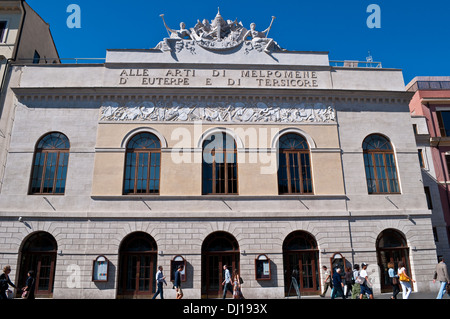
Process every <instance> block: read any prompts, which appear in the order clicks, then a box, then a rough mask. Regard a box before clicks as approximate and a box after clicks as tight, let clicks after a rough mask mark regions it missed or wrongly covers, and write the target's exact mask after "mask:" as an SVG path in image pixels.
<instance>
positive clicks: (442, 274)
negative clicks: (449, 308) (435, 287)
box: [433, 257, 450, 299]
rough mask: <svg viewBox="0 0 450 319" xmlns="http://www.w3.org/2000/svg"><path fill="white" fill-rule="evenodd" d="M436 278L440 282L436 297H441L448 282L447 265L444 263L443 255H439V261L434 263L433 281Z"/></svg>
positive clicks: (449, 282) (449, 280)
mask: <svg viewBox="0 0 450 319" xmlns="http://www.w3.org/2000/svg"><path fill="white" fill-rule="evenodd" d="M436 279H437V280H439V281H440V282H441V286H440V288H439V293H438V295H437V297H436V299H442V297H444V295H445V292H446V287H447V285H448V284H450V278H449V276H448V270H447V265H446V264H445V263H444V257H439V263H438V264H437V265H436V270H435V271H434V276H433V283H435V282H436Z"/></svg>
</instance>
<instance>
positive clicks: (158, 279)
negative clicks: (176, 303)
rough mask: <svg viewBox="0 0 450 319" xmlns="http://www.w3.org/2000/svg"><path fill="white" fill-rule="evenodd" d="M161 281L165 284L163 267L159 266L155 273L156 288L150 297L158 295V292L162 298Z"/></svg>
mask: <svg viewBox="0 0 450 319" xmlns="http://www.w3.org/2000/svg"><path fill="white" fill-rule="evenodd" d="M163 283H165V284H166V286H167V282H166V277H165V276H164V275H163V267H162V266H159V267H158V272H157V273H156V285H157V287H158V288H157V290H156V293H155V294H154V296H153V298H152V299H156V296H158V295H159V294H160V295H161V299H164V294H163Z"/></svg>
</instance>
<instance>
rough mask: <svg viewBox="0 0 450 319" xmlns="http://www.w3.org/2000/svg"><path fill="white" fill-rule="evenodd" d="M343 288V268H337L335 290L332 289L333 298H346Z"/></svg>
mask: <svg viewBox="0 0 450 319" xmlns="http://www.w3.org/2000/svg"><path fill="white" fill-rule="evenodd" d="M343 288H344V283H343V282H342V277H341V268H337V269H336V271H335V272H334V274H333V290H332V291H331V299H335V298H336V297H342V299H346V297H345V295H344V290H343Z"/></svg>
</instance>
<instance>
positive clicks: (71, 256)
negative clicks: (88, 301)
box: [0, 13, 437, 299]
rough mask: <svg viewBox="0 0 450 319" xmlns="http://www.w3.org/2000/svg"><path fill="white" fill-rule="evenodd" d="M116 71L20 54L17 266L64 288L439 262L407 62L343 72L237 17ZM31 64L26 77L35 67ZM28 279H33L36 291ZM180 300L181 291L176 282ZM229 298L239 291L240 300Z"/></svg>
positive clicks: (142, 290) (193, 292)
mask: <svg viewBox="0 0 450 319" xmlns="http://www.w3.org/2000/svg"><path fill="white" fill-rule="evenodd" d="M180 27H181V28H180V29H179V30H174V29H170V28H169V27H167V29H168V31H169V33H170V34H171V36H170V37H169V38H166V39H164V40H163V41H161V42H160V43H159V44H158V45H157V46H156V48H154V49H146V50H142V49H140V50H132V49H126V50H119V49H112V50H107V52H106V61H105V63H103V64H83V65H77V64H35V65H29V64H20V63H16V64H15V65H14V66H13V69H12V70H13V72H12V73H11V78H10V79H8V83H7V84H8V89H7V96H6V100H5V108H6V107H7V108H10V109H12V110H14V123H13V126H12V130H11V140H10V144H9V147H8V151H7V161H6V167H5V174H4V177H3V179H4V183H3V187H2V189H1V194H0V223H1V226H2V229H3V230H4V231H3V232H2V234H1V235H0V236H1V237H0V263H1V264H2V265H3V264H10V265H12V267H13V273H12V274H11V278H13V280H14V281H15V282H16V283H21V282H24V280H25V276H26V273H27V271H28V270H29V269H34V270H35V271H36V273H37V291H36V294H37V295H38V296H41V297H53V298H111V299H112V298H151V297H152V295H153V293H154V292H155V273H156V269H157V266H159V265H161V266H163V268H164V270H165V273H166V276H167V278H168V279H169V278H170V279H173V274H174V271H175V268H176V266H177V265H178V264H180V263H181V264H182V265H183V266H184V272H183V277H182V280H183V283H182V287H183V291H184V296H185V298H218V297H221V295H222V285H221V283H222V281H223V266H224V265H227V266H228V268H229V269H230V270H231V272H232V273H233V272H234V271H237V272H239V273H240V275H241V277H242V278H243V279H244V284H243V291H244V295H245V296H246V297H247V298H284V297H286V296H289V295H295V293H296V288H298V289H299V292H300V293H301V294H302V295H306V294H316V295H317V294H320V293H321V289H322V284H323V279H324V278H323V273H322V271H321V268H322V266H323V265H326V266H328V267H329V268H331V269H335V268H336V267H341V268H346V267H352V266H353V265H354V264H361V263H362V262H365V263H368V264H369V274H370V280H371V282H372V284H373V287H374V290H375V293H380V292H383V291H390V290H391V286H390V284H389V279H388V276H387V263H388V262H389V261H394V262H395V263H396V265H397V264H398V262H399V261H403V262H405V263H406V265H407V269H408V271H409V272H410V273H411V274H412V276H413V278H414V279H415V280H416V283H415V284H414V289H415V290H416V291H427V290H430V289H433V286H432V283H431V279H432V275H433V271H434V267H435V264H436V260H437V257H436V245H435V242H434V240H433V228H432V227H433V225H432V211H431V209H430V208H429V207H428V205H427V198H426V195H425V192H424V185H423V182H422V180H423V176H422V171H421V168H420V164H419V161H418V157H417V145H416V139H415V135H414V133H413V130H412V129H411V127H412V121H411V116H410V112H409V102H410V99H411V96H412V93H410V92H406V91H405V85H404V81H403V76H402V71H401V70H398V69H388V68H371V67H366V66H361V65H359V64H357V63H354V62H352V63H342V64H340V65H338V66H336V65H335V63H333V65H330V61H329V58H328V52H311V51H288V50H285V49H282V48H280V46H279V45H278V44H277V43H276V42H275V41H274V39H271V38H266V36H265V33H261V32H258V31H257V29H256V27H255V26H254V25H252V26H250V28H249V29H247V28H246V27H244V26H243V25H242V24H241V23H238V22H236V21H234V22H233V21H230V20H225V19H223V18H222V16H221V15H220V13H218V14H217V16H216V17H215V18H214V19H213V20H211V21H208V20H203V21H202V22H200V21H199V22H198V24H197V25H196V26H194V27H192V28H189V29H186V28H185V26H184V25H183V24H181V25H180ZM19 74H20V76H19ZM19 285H20V284H19ZM166 297H168V298H174V297H175V293H174V291H173V290H172V289H167V290H166ZM229 297H231V296H230V295H229Z"/></svg>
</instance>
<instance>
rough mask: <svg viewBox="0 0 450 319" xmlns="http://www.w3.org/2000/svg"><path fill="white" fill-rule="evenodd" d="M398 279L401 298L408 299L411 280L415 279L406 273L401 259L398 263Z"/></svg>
mask: <svg viewBox="0 0 450 319" xmlns="http://www.w3.org/2000/svg"><path fill="white" fill-rule="evenodd" d="M398 279H399V280H400V285H402V296H403V299H408V298H409V295H410V294H411V291H412V288H411V281H412V282H416V281H415V280H413V279H412V278H410V277H409V276H408V275H407V273H406V268H405V264H404V263H403V262H402V261H400V262H399V263H398Z"/></svg>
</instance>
